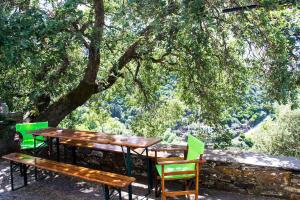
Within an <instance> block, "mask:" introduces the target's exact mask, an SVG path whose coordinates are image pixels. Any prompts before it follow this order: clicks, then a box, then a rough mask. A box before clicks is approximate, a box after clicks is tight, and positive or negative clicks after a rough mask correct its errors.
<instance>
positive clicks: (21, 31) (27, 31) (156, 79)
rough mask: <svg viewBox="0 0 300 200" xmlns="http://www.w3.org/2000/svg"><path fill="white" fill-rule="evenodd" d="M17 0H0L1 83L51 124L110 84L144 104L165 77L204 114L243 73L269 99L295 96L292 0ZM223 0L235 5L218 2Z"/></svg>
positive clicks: (224, 103)
mask: <svg viewBox="0 0 300 200" xmlns="http://www.w3.org/2000/svg"><path fill="white" fill-rule="evenodd" d="M20 2H24V1H22V0H20V1H14V2H12V3H10V4H8V3H2V5H1V12H0V18H1V21H0V25H1V27H2V28H1V31H0V68H1V75H0V77H1V84H0V91H1V96H2V98H3V99H4V100H5V101H6V102H7V103H8V104H9V106H10V107H12V108H13V109H14V110H22V111H30V115H29V118H30V119H31V120H33V121H37V120H47V121H49V124H50V125H51V126H57V125H58V124H59V122H60V121H61V120H63V119H64V118H65V117H66V116H67V115H68V114H70V113H71V112H72V111H73V110H74V109H76V108H77V107H79V106H81V105H83V104H84V103H85V102H87V101H88V100H89V99H90V98H91V97H92V96H93V95H95V94H105V93H111V92H112V91H116V92H121V93H129V94H131V95H132V96H134V97H135V98H136V99H139V100H140V101H138V102H137V103H140V102H143V103H144V104H145V105H147V107H148V108H149V109H152V108H155V101H156V100H157V98H158V95H157V94H158V91H160V90H161V88H162V87H163V86H165V85H167V84H169V83H170V82H172V84H173V85H174V88H173V90H175V91H176V92H177V94H178V95H179V96H180V98H181V99H183V100H185V102H187V103H189V104H197V105H200V107H201V114H202V116H203V118H204V119H206V120H207V121H209V122H216V121H217V119H220V118H221V117H220V116H221V115H222V112H223V111H224V109H226V108H227V107H232V106H235V105H237V104H238V103H240V102H241V101H242V100H243V95H244V94H245V91H246V90H247V88H248V85H249V83H251V81H261V82H263V83H264V84H266V87H267V89H268V92H269V93H268V94H269V95H270V97H271V98H272V99H275V100H278V101H280V102H287V101H289V100H295V99H296V98H295V96H296V88H297V79H298V69H297V67H298V66H297V64H299V63H298V60H297V59H298V58H297V53H298V49H297V48H299V47H298V46H297V45H298V43H297V39H299V25H298V24H299V23H298V22H299V18H297V17H295V15H296V16H297V15H299V12H298V10H297V7H296V6H295V3H293V1H284V2H281V1H274V2H273V1H268V0H261V1H259V6H257V7H255V9H250V8H249V9H247V6H246V7H245V5H247V4H246V3H247V1H221V0H220V1H219V0H218V1H210V0H207V1H204V0H192V1H185V0H182V1H179V0H166V1H164V0H155V1H139V0H130V1H129V0H128V1H119V0H116V1H103V0H93V1H92V0H65V1H59V0H48V1H38V0H31V1H26V2H27V4H26V6H23V5H24V4H22V3H20ZM28 2H30V3H29V4H28ZM20 5H22V6H21V7H20ZM230 7H242V8H243V9H242V10H240V11H239V10H238V9H237V12H234V13H232V12H229V13H227V12H226V13H223V12H222V11H223V10H224V9H225V8H230ZM251 8H252V7H251ZM298 41H299V40H298ZM120 90H123V91H120Z"/></svg>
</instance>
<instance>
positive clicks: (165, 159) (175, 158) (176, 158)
mask: <svg viewBox="0 0 300 200" xmlns="http://www.w3.org/2000/svg"><path fill="white" fill-rule="evenodd" d="M174 160H184V158H183V157H168V158H157V162H164V161H174Z"/></svg>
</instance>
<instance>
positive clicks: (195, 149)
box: [187, 134, 204, 160]
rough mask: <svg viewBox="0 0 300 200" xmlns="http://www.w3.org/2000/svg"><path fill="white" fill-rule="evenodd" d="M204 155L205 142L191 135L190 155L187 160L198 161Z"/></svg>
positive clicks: (189, 139) (189, 142) (189, 143)
mask: <svg viewBox="0 0 300 200" xmlns="http://www.w3.org/2000/svg"><path fill="white" fill-rule="evenodd" d="M203 153H204V142H202V141H201V140H199V139H197V138H195V137H194V136H192V135H191V134H189V135H188V154H187V160H197V159H199V157H200V155H202V154H203Z"/></svg>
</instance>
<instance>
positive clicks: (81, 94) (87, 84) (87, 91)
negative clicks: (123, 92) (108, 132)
mask: <svg viewBox="0 0 300 200" xmlns="http://www.w3.org/2000/svg"><path fill="white" fill-rule="evenodd" d="M94 14H95V22H94V28H93V33H92V37H91V42H90V46H89V48H88V50H89V59H88V64H87V67H86V70H85V74H84V77H83V79H82V81H81V82H80V83H79V84H78V86H77V87H75V88H74V89H73V90H71V91H70V92H69V93H67V94H66V95H64V96H62V97H61V98H60V99H59V100H58V101H56V102H54V103H53V104H51V105H50V106H49V107H48V108H47V109H46V110H45V111H43V112H41V113H40V114H39V116H37V117H35V118H34V119H33V121H48V122H49V126H57V125H58V124H59V122H61V121H62V120H63V119H64V118H65V117H66V116H67V115H68V114H70V113H71V112H72V111H73V110H75V109H76V108H77V107H79V106H81V105H83V104H84V103H85V102H86V101H87V100H88V99H89V98H90V97H91V96H92V95H93V94H95V93H97V92H98V85H97V84H96V78H97V73H98V71H99V66H100V44H101V41H102V36H103V27H104V2H103V0H94Z"/></svg>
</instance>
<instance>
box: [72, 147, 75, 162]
mask: <svg viewBox="0 0 300 200" xmlns="http://www.w3.org/2000/svg"><path fill="white" fill-rule="evenodd" d="M71 148H72V162H73V164H76V147H75V146H72V147H71Z"/></svg>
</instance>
